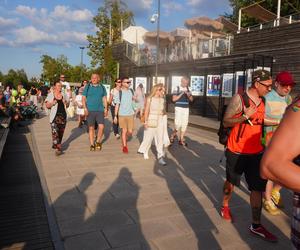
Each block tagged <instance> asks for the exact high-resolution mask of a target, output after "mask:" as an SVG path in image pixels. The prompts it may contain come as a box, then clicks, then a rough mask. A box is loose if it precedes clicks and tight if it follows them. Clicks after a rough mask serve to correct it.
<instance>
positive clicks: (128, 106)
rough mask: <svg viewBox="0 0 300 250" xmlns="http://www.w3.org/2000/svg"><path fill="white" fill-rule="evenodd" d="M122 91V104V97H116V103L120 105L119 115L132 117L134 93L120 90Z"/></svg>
mask: <svg viewBox="0 0 300 250" xmlns="http://www.w3.org/2000/svg"><path fill="white" fill-rule="evenodd" d="M120 91H122V97H121V103H120V95H115V98H114V103H115V104H120V106H119V115H120V116H130V115H134V109H133V100H132V97H133V95H132V92H131V90H130V89H128V90H120Z"/></svg>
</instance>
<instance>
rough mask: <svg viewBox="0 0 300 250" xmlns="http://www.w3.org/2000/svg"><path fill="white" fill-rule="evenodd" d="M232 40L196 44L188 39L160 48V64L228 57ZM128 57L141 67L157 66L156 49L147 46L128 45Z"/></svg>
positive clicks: (231, 38) (222, 39)
mask: <svg viewBox="0 0 300 250" xmlns="http://www.w3.org/2000/svg"><path fill="white" fill-rule="evenodd" d="M232 40H233V37H232V36H228V37H226V38H213V39H206V40H198V41H195V42H191V41H190V40H189V39H188V38H186V39H183V40H181V41H180V42H177V43H175V44H171V45H169V46H167V47H163V48H160V50H159V57H158V58H159V59H158V62H159V63H168V62H180V61H191V60H197V59H202V58H210V57H218V56H227V55H230V54H231V51H232V44H233V43H232ZM126 56H127V57H128V58H129V59H130V60H131V61H133V62H134V63H135V64H137V65H139V66H142V65H151V64H155V63H156V61H157V51H156V47H155V46H153V45H152V46H150V45H147V44H145V45H144V46H143V47H142V48H139V47H137V46H135V45H133V44H130V43H126Z"/></svg>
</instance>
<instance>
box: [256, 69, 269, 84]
mask: <svg viewBox="0 0 300 250" xmlns="http://www.w3.org/2000/svg"><path fill="white" fill-rule="evenodd" d="M270 79H271V73H270V71H267V70H264V69H259V70H255V71H254V72H253V75H252V81H253V82H256V81H258V82H260V81H267V80H270Z"/></svg>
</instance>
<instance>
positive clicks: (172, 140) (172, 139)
mask: <svg viewBox="0 0 300 250" xmlns="http://www.w3.org/2000/svg"><path fill="white" fill-rule="evenodd" d="M176 137H177V135H171V136H170V143H171V144H172V143H174V141H175V138H176Z"/></svg>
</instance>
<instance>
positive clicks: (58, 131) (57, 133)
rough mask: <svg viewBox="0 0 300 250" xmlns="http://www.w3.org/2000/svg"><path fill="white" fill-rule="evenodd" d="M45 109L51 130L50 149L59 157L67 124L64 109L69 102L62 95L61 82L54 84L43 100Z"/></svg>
mask: <svg viewBox="0 0 300 250" xmlns="http://www.w3.org/2000/svg"><path fill="white" fill-rule="evenodd" d="M45 104H46V107H47V108H48V109H51V111H50V125H51V130H52V143H53V144H52V148H53V149H55V154H56V155H57V156H58V155H61V154H62V148H61V141H62V138H63V135H64V131H65V128H66V124H67V112H66V107H67V105H68V104H69V100H68V98H67V97H66V95H64V94H63V93H62V84H61V82H56V83H55V85H54V88H53V92H50V93H49V94H48V96H47V98H46V100H45Z"/></svg>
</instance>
